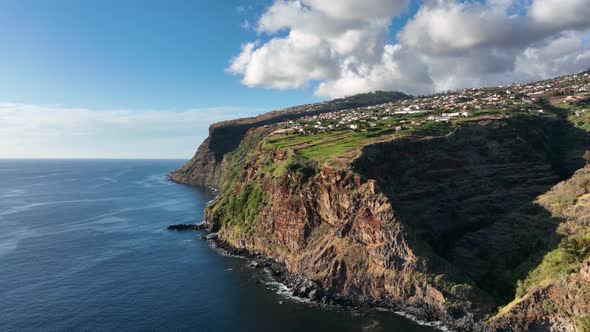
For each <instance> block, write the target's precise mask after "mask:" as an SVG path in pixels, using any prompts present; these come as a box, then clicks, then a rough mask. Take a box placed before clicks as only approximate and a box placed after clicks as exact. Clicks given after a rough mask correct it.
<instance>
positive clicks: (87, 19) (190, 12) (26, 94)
mask: <svg viewBox="0 0 590 332" xmlns="http://www.w3.org/2000/svg"><path fill="white" fill-rule="evenodd" d="M240 3H241V2H240V1H227V0H224V1H214V0H201V1H161V0H160V1H150V0H146V1H139V0H134V1H120V0H117V1H113V0H100V1H76V0H69V1H67V0H51V1H49V0H47V1H41V0H38V1H30V0H3V1H1V2H0V22H2V25H3V28H2V29H0V42H1V44H2V45H4V47H2V52H0V72H1V73H2V75H0V100H1V101H4V102H18V103H32V104H59V105H66V106H77V107H80V106H83V107H89V108H96V109H113V108H123V109H165V110H183V109H187V108H194V107H219V106H240V107H243V108H251V109H272V108H274V107H283V106H288V105H291V104H296V103H300V102H306V101H313V100H316V99H317V98H314V97H313V95H312V94H311V93H309V91H306V90H302V91H301V90H297V91H288V92H285V91H282V92H279V91H272V90H271V91H269V90H264V89H250V88H247V87H245V86H243V85H241V84H240V80H239V78H238V77H236V76H232V75H228V74H226V73H225V68H226V67H227V65H228V62H229V60H230V59H231V57H232V56H233V55H235V54H236V53H237V52H238V51H239V47H240V44H241V43H242V42H243V41H245V40H248V39H252V38H255V37H256V33H255V32H254V31H253V30H246V29H243V28H242V27H241V24H242V22H243V21H244V19H246V18H247V17H248V16H249V15H252V14H253V13H244V12H239V11H238V10H236V8H238V6H240ZM259 6H264V2H261V4H260V5H256V8H258V7H259Z"/></svg>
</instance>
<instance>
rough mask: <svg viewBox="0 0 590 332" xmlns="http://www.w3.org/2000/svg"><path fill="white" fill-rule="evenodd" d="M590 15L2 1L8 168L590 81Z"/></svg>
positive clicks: (573, 8) (557, 7) (464, 6)
mask: <svg viewBox="0 0 590 332" xmlns="http://www.w3.org/2000/svg"><path fill="white" fill-rule="evenodd" d="M588 17H590V6H588V5H587V0H568V1H567V2H564V1H561V0H530V1H529V0H526V1H523V0H478V1H465V0H419V1H417V0H363V1H358V0H253V1H234V0H224V1H213V0H201V1H197V0H194V1H189V0H183V1H181V0H158V1H156V0H116V1H115V0H85V1H79V0H2V1H0V22H1V23H2V28H1V29H0V45H2V50H1V51H0V140H2V142H3V144H2V145H0V158H189V157H190V156H192V154H193V153H194V151H195V150H196V147H197V146H198V144H199V143H200V142H201V141H202V140H203V139H204V138H205V137H206V134H207V128H208V126H209V125H210V124H211V123H213V122H216V121H220V120H225V119H231V118H236V117H243V116H251V115H255V114H259V113H261V112H266V111H270V110H273V109H279V108H284V107H288V106H292V105H297V104H303V103H310V102H316V101H320V100H325V99H330V98H336V97H342V96H346V95H350V94H354V93H360V92H368V91H375V90H400V91H404V92H406V93H410V94H428V93H433V92H436V91H442V90H447V89H455V88H464V87H479V86H484V85H495V84H505V83H511V82H517V81H531V80H537V79H541V78H546V77H551V76H555V75H559V74H563V73H571V72H575V71H580V70H583V69H586V68H588V67H590V45H589V44H590V19H589V18H588Z"/></svg>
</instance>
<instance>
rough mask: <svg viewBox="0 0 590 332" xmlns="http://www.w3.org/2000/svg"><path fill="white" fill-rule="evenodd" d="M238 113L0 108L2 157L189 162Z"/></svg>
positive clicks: (230, 110) (10, 105)
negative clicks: (214, 128)
mask: <svg viewBox="0 0 590 332" xmlns="http://www.w3.org/2000/svg"><path fill="white" fill-rule="evenodd" d="M253 113H254V112H252V111H247V110H243V109H239V108H231V107H226V108H214V109H191V110H185V111H181V112H169V111H167V112H160V111H131V110H107V111H97V110H91V109H86V108H70V107H59V106H41V105H30V104H13V103H0V140H1V141H2V145H0V158H29V157H32V158H59V157H79V158H98V157H103V158H189V157H190V156H192V154H193V153H194V148H195V145H196V144H197V143H199V142H200V141H202V140H203V139H204V138H205V136H206V135H207V127H208V126H209V125H210V124H211V123H214V122H217V121H221V120H227V119H230V118H235V117H236V116H246V115H252V114H253Z"/></svg>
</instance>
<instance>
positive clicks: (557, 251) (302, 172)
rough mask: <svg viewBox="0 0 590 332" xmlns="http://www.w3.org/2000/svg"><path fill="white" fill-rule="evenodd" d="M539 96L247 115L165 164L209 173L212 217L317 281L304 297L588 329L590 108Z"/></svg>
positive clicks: (455, 323)
mask: <svg viewBox="0 0 590 332" xmlns="http://www.w3.org/2000/svg"><path fill="white" fill-rule="evenodd" d="M541 102H542V103H543V104H542V105H543V106H544V107H546V109H547V110H548V111H546V112H536V113H537V114H538V115H531V114H530V112H522V111H519V110H515V111H514V112H513V113H507V112H496V111H492V112H481V113H479V114H476V115H475V116H473V117H471V118H466V119H457V120H453V121H448V122H444V121H443V122H435V121H425V119H424V118H425V116H424V117H423V118H419V116H417V115H415V114H412V113H410V114H408V115H404V116H405V117H404V118H403V119H401V120H400V119H397V120H393V121H396V122H393V123H389V122H387V121H390V120H389V116H379V117H377V116H375V114H374V113H370V112H378V111H374V110H371V111H369V113H368V114H369V115H368V116H367V119H369V120H371V119H382V120H383V121H382V122H379V123H377V120H374V121H375V125H373V124H372V123H371V122H367V123H368V124H369V125H368V126H367V129H362V128H359V129H358V130H357V129H355V130H345V129H338V130H334V131H328V130H326V131H324V132H320V133H317V134H315V133H314V134H307V135H306V134H291V133H289V134H285V133H284V132H283V130H281V128H283V127H284V126H283V125H282V124H280V123H278V122H280V121H278V120H277V121H278V122H276V124H274V125H273V124H270V122H264V123H265V125H262V126H261V125H259V124H258V122H257V121H259V119H258V120H248V121H247V123H248V124H247V125H245V127H243V128H242V129H240V131H236V132H239V133H240V134H239V135H238V136H237V137H238V138H239V139H240V141H239V142H238V143H235V141H232V142H233V143H231V144H229V143H226V145H225V148H224V149H219V148H216V147H215V146H218V145H216V144H218V143H215V144H213V143H212V142H215V141H216V140H218V139H220V141H226V142H227V139H223V138H216V137H215V136H216V135H217V133H223V131H219V132H218V131H217V130H220V129H219V128H223V130H226V131H227V132H226V133H229V130H230V129H228V128H232V127H235V126H236V125H238V124H236V123H224V124H221V125H216V126H213V127H212V129H211V135H210V137H209V138H208V139H207V140H206V141H205V142H204V143H203V145H202V146H201V147H200V148H199V151H198V152H197V155H196V156H195V158H193V160H192V161H191V162H189V163H188V164H187V165H185V166H184V167H183V169H181V170H179V171H177V172H176V173H174V175H173V178H174V179H175V180H178V181H184V182H187V183H193V184H194V183H196V184H207V185H213V186H216V187H218V188H219V189H220V193H219V195H218V197H217V198H216V199H215V201H213V202H212V203H211V204H210V205H209V206H208V207H207V208H206V211H205V218H206V223H207V224H208V226H209V228H210V230H211V231H213V232H217V233H218V236H219V238H220V239H221V241H223V242H225V243H227V244H228V245H229V246H231V247H233V248H238V249H241V250H245V251H248V252H250V253H255V254H260V255H263V256H265V257H269V258H272V259H273V260H275V261H277V262H280V263H281V264H284V266H285V268H286V270H288V271H289V272H290V273H293V274H295V275H298V276H301V278H302V279H304V280H306V282H307V284H313V285H314V287H311V288H310V287H303V288H302V289H301V290H297V293H298V294H299V295H302V296H307V297H309V298H312V299H313V300H316V301H324V302H331V301H336V302H341V303H348V304H356V305H370V306H379V307H390V308H394V309H402V310H405V311H408V312H411V313H413V314H415V315H417V316H419V317H420V318H422V319H427V320H440V321H443V322H444V323H445V325H447V326H450V327H452V328H454V329H456V330H501V331H521V330H541V331H545V330H547V331H549V330H552V331H570V330H576V331H587V329H588V326H590V318H589V317H590V307H589V306H588V303H590V277H589V276H590V268H589V266H590V231H589V226H590V222H589V220H590V210H588V206H590V204H589V203H588V197H586V196H588V195H590V194H589V193H590V168H588V167H585V164H586V160H585V158H586V159H587V158H588V157H589V156H590V155H589V152H585V151H586V149H587V147H588V138H587V132H586V130H585V129H584V128H586V127H587V124H589V123H590V117H589V116H588V115H586V114H582V113H583V112H579V113H576V114H575V115H574V114H573V111H572V110H570V109H567V108H561V106H563V105H561V104H560V105H559V107H558V106H555V105H553V104H551V105H548V104H546V103H547V101H541ZM537 107H539V106H537ZM387 111H389V110H387ZM321 112H323V111H321ZM384 112H385V111H384ZM350 114H356V115H358V114H359V113H358V111H354V112H352V111H351V112H349V113H346V114H345V115H341V119H344V117H345V116H347V117H349V115H350ZM356 115H355V116H356ZM334 116H336V115H330V119H332V118H334ZM339 116H340V115H339ZM264 121H271V120H264ZM272 121H275V120H272ZM313 121H314V123H315V121H316V119H315V118H314V119H313ZM402 121H403V122H402ZM255 123H256V124H255ZM318 123H320V122H319V121H318ZM333 123H334V122H333ZM360 124H361V125H362V122H361V123H360ZM404 124H412V125H413V126H408V127H404ZM242 125H243V124H239V126H242ZM318 126H320V125H319V124H318ZM380 126H381V127H380ZM223 135H225V134H222V136H223ZM229 136H231V135H230V134H227V136H225V137H229ZM233 139H235V138H233ZM236 140H237V139H236ZM222 151H223V153H221V152H222ZM216 152H217V153H220V154H219V155H217V156H216ZM307 284H306V285H307ZM294 286H298V285H297V284H295V285H294ZM310 290H312V291H310Z"/></svg>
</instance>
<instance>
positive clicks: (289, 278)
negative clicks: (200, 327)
mask: <svg viewBox="0 0 590 332" xmlns="http://www.w3.org/2000/svg"><path fill="white" fill-rule="evenodd" d="M171 175H172V173H169V174H168V176H167V177H168V180H169V181H170V182H173V183H176V184H180V185H185V186H189V187H196V188H199V189H201V190H208V191H210V192H211V193H213V194H214V195H215V197H214V198H213V199H212V200H210V201H209V202H208V203H210V202H213V201H215V199H217V196H218V195H219V189H218V188H215V187H213V186H195V185H192V184H187V183H184V182H181V181H177V180H174V179H173V177H172V176H171ZM204 223H205V221H203V224H204ZM203 224H201V225H203ZM204 229H205V231H206V232H207V235H201V238H202V239H203V240H205V241H208V242H210V244H211V245H212V246H213V247H214V248H215V249H218V250H221V252H222V253H224V254H226V255H229V256H235V257H242V258H244V259H247V260H249V261H250V264H249V266H250V267H252V268H255V269H265V270H266V271H267V272H268V274H269V276H270V278H271V279H272V280H274V281H275V282H277V283H279V284H281V285H284V286H285V287H286V288H287V289H289V290H290V291H291V292H292V297H294V298H297V299H299V300H301V301H305V302H307V303H313V304H315V305H320V306H336V307H341V308H349V309H361V310H378V311H388V312H391V313H392V314H395V315H398V316H401V317H404V318H407V319H409V320H411V321H413V322H415V323H417V324H419V325H424V326H429V327H433V328H436V329H438V330H440V331H458V332H463V331H465V332H467V331H473V332H489V331H492V330H491V329H489V328H488V327H486V326H485V325H484V324H482V322H481V321H476V320H475V319H474V318H473V317H472V316H467V317H462V318H458V319H455V318H453V317H451V316H450V315H449V314H448V313H444V312H441V311H440V310H437V309H436V308H433V307H428V306H421V307H417V306H408V305H405V304H403V303H399V302H395V301H392V300H389V299H378V300H377V299H374V300H368V301H366V300H363V301H359V300H358V299H354V298H348V297H343V296H340V295H339V294H334V293H331V292H330V291H329V290H327V289H325V288H324V287H322V285H321V284H319V283H317V282H315V281H313V280H311V279H310V278H308V277H307V276H305V275H301V274H297V273H293V272H291V271H289V270H288V269H287V266H286V265H285V264H284V263H282V262H279V261H276V260H274V259H272V258H269V257H266V256H264V255H262V254H260V253H255V252H251V251H249V250H247V249H245V248H236V247H234V246H232V245H231V244H229V243H228V242H226V241H225V240H223V239H221V238H220V237H219V236H217V233H212V232H210V231H209V229H208V228H206V227H205V228H204Z"/></svg>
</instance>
